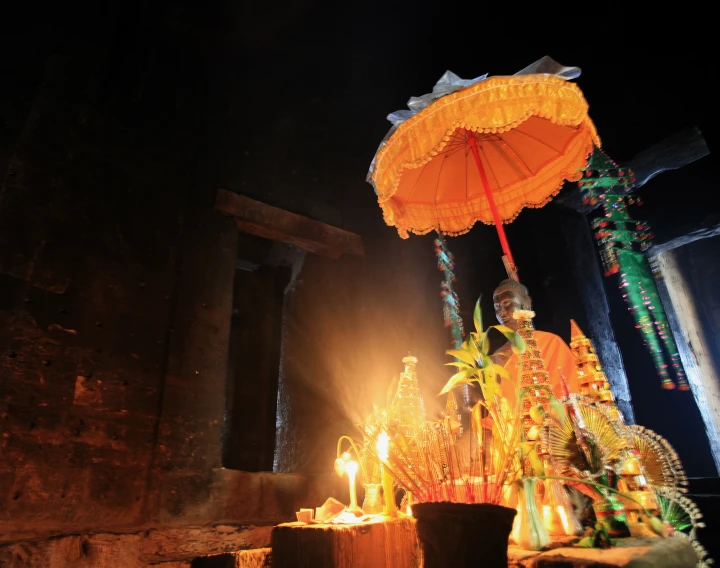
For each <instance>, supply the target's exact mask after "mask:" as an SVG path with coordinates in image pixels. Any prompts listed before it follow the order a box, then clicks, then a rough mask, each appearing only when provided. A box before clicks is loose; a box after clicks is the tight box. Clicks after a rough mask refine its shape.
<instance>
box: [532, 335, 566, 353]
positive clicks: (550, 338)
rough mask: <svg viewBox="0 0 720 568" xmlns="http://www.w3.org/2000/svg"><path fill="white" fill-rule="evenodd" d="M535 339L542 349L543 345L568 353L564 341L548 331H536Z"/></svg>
mask: <svg viewBox="0 0 720 568" xmlns="http://www.w3.org/2000/svg"><path fill="white" fill-rule="evenodd" d="M535 339H537V341H538V346H539V347H540V348H541V349H542V346H543V345H552V346H554V347H558V348H563V347H564V348H565V349H567V350H568V351H570V346H569V345H568V344H567V343H566V342H565V340H564V339H563V338H562V337H560V336H559V335H555V334H554V333H551V332H549V331H538V330H535Z"/></svg>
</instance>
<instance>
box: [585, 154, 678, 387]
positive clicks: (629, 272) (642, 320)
mask: <svg viewBox="0 0 720 568" xmlns="http://www.w3.org/2000/svg"><path fill="white" fill-rule="evenodd" d="M578 187H579V188H580V191H581V192H582V193H583V202H584V203H585V204H590V205H596V204H598V203H599V204H600V205H601V206H602V208H603V210H604V213H605V214H604V215H603V216H601V217H598V218H597V219H595V220H594V221H593V222H592V226H593V229H594V230H595V239H596V240H597V243H598V247H599V248H600V258H601V259H602V263H603V268H604V270H605V276H611V275H613V274H617V276H618V279H619V285H620V290H621V291H622V293H623V298H625V301H626V302H627V304H628V309H629V310H630V313H631V314H632V315H633V318H634V319H635V323H636V326H635V327H637V328H638V329H639V330H640V332H641V333H642V335H643V339H644V342H645V346H646V347H647V348H648V350H649V351H650V354H651V355H652V358H653V360H654V362H655V367H656V369H657V372H658V374H659V375H660V380H661V382H662V386H663V388H666V389H674V388H675V387H677V388H678V389H680V390H688V389H689V388H690V387H689V385H688V382H687V378H686V376H685V370H684V369H683V367H682V363H681V362H680V356H679V354H678V350H677V346H676V345H675V340H674V339H673V336H672V333H671V331H670V326H669V325H668V321H667V316H666V315H665V310H664V309H663V306H662V303H661V302H660V298H659V296H658V291H657V288H656V286H655V280H654V278H653V275H652V270H651V268H650V264H649V263H648V260H647V258H646V256H645V254H644V251H645V250H647V248H648V247H649V246H650V243H651V239H652V237H653V235H652V233H651V232H650V228H649V227H648V225H647V223H644V222H642V221H636V220H634V219H632V218H631V217H630V213H629V212H628V205H640V204H641V202H640V200H639V199H638V198H637V197H635V196H633V195H632V192H633V190H634V188H635V178H634V177H633V172H632V171H630V170H628V169H624V168H621V167H619V166H618V165H617V164H616V163H615V162H614V161H612V160H611V159H610V158H609V157H608V156H607V155H606V154H605V153H604V152H603V151H602V150H600V149H598V148H596V149H595V151H594V152H593V154H592V156H591V158H590V161H589V163H588V167H587V169H586V170H585V174H584V177H583V179H582V180H581V181H579V182H578Z"/></svg>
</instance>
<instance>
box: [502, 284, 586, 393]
mask: <svg viewBox="0 0 720 568" xmlns="http://www.w3.org/2000/svg"><path fill="white" fill-rule="evenodd" d="M493 305H494V308H495V316H496V317H497V320H498V322H500V323H501V324H502V325H505V326H507V327H509V328H511V329H514V330H515V331H518V330H519V326H520V325H521V322H523V321H524V318H520V319H519V320H518V319H517V318H515V317H513V315H514V314H515V315H518V314H519V313H521V312H520V310H523V312H522V313H523V314H525V313H527V312H529V310H531V309H532V299H531V298H530V294H529V292H528V289H527V288H526V287H525V286H523V285H522V284H520V283H519V282H517V281H515V280H509V279H508V280H503V281H502V282H500V284H499V285H498V287H497V288H495V291H494V292H493ZM516 312H518V314H516ZM523 325H524V331H525V333H526V332H527V330H528V326H530V328H531V329H532V338H533V339H534V341H535V344H534V345H533V346H532V347H533V349H534V350H535V353H536V354H537V355H539V357H540V358H541V359H542V361H543V362H544V371H546V372H547V374H548V379H549V384H550V387H551V389H552V391H553V394H554V395H555V397H557V398H562V397H563V396H564V394H565V392H566V391H565V386H566V387H567V389H568V390H569V391H570V392H579V390H580V389H579V384H578V376H577V369H576V364H575V356H574V355H573V352H572V350H571V349H570V347H569V346H568V345H567V343H565V341H563V339H562V338H560V337H559V336H557V335H555V334H554V333H549V332H547V331H538V330H535V329H534V327H532V320H531V318H530V321H529V322H528V321H526V320H525V321H524V324H523ZM520 331H521V335H523V334H524V333H523V330H520ZM538 352H539V353H538ZM491 358H492V360H493V361H494V362H495V363H497V364H498V365H502V366H503V367H505V368H506V369H507V370H508V372H509V373H510V376H511V377H512V378H513V380H514V382H515V383H516V384H517V385H519V384H520V381H521V377H520V373H521V370H520V369H521V366H520V365H519V363H520V360H519V359H518V356H517V355H515V354H514V353H513V352H512V350H511V349H510V343H509V342H505V343H504V344H503V345H502V346H500V347H499V348H498V349H496V350H495V351H494V352H493V354H492V356H491ZM501 386H502V384H501ZM511 392H512V389H511V385H508V384H507V382H505V385H504V386H503V394H504V395H505V396H506V397H510V396H511Z"/></svg>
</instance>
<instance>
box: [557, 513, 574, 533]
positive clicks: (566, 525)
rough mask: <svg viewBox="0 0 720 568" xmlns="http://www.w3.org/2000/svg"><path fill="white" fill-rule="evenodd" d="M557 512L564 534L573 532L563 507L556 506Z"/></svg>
mask: <svg viewBox="0 0 720 568" xmlns="http://www.w3.org/2000/svg"><path fill="white" fill-rule="evenodd" d="M557 512H558V515H559V516H560V522H561V523H562V526H563V529H565V534H566V535H571V534H573V531H572V528H571V527H570V520H569V519H568V516H567V514H566V513H565V508H564V507H561V506H558V508H557Z"/></svg>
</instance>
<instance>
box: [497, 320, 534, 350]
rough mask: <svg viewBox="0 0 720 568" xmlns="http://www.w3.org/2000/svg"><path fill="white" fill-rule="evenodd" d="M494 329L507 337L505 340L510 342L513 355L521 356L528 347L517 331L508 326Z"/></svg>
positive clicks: (499, 326)
mask: <svg viewBox="0 0 720 568" xmlns="http://www.w3.org/2000/svg"><path fill="white" fill-rule="evenodd" d="M492 329H497V330H498V331H499V332H500V333H502V334H503V335H504V336H505V339H507V340H508V341H509V342H510V348H511V349H512V351H513V353H515V354H516V355H520V354H521V353H523V352H524V351H525V348H526V347H527V345H526V344H525V340H524V339H523V338H522V337H521V336H520V334H519V333H518V332H517V331H515V330H514V329H512V328H511V327H508V326H506V325H493V326H492Z"/></svg>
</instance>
